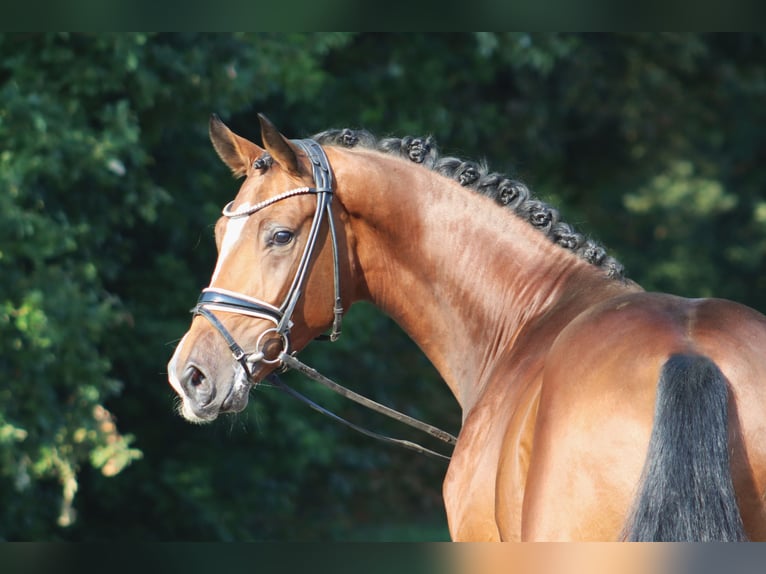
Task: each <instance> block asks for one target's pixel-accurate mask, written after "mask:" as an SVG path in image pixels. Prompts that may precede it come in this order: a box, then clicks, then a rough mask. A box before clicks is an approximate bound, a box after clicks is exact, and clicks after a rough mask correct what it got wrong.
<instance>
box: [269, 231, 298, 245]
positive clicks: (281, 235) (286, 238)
mask: <svg viewBox="0 0 766 574" xmlns="http://www.w3.org/2000/svg"><path fill="white" fill-rule="evenodd" d="M271 240H272V241H273V242H274V244H275V245H287V244H288V243H290V242H291V241H292V240H293V233H292V231H287V230H286V229H280V230H279V231H275V232H274V235H272V236H271Z"/></svg>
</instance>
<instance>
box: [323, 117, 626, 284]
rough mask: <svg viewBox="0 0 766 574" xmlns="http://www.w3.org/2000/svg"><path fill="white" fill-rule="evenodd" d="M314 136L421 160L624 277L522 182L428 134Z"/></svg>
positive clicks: (616, 265) (599, 247) (596, 245)
mask: <svg viewBox="0 0 766 574" xmlns="http://www.w3.org/2000/svg"><path fill="white" fill-rule="evenodd" d="M312 139H314V140H316V141H317V142H318V143H320V144H330V145H338V146H342V147H347V148H354V147H361V148H367V149H373V150H378V151H382V152H384V153H387V154H390V155H394V156H398V157H402V158H404V159H408V160H410V161H412V162H414V163H418V164H421V165H423V166H424V167H426V168H428V169H430V170H432V171H435V172H436V173H439V174H441V175H443V176H446V177H449V178H451V179H454V180H455V181H457V182H458V183H460V185H462V186H463V187H467V188H469V189H472V190H474V191H475V192H477V193H480V194H481V195H485V196H487V197H490V198H492V199H494V200H495V202H496V203H498V204H499V205H502V206H504V207H506V208H508V209H511V210H513V211H514V212H515V213H516V215H518V216H519V217H521V218H522V219H524V220H525V221H527V222H529V224H530V225H532V226H533V227H534V228H535V229H537V230H538V231H540V232H541V233H543V234H544V235H545V236H546V237H547V238H548V239H549V240H551V241H552V242H553V243H555V244H556V245H559V246H560V247H563V248H564V249H568V250H569V251H572V252H574V253H575V254H577V255H578V256H579V257H580V258H582V259H584V260H585V261H587V262H588V263H590V264H591V265H595V266H596V267H599V268H601V269H603V271H604V273H605V274H606V276H607V277H609V278H612V279H619V280H625V268H624V267H623V266H622V264H621V263H620V262H619V261H617V260H616V259H615V258H614V257H611V256H609V255H607V252H606V249H605V248H604V247H603V246H602V245H601V244H599V243H597V242H596V241H594V240H592V239H590V238H588V237H586V236H585V235H583V234H582V233H579V232H577V231H576V230H575V229H574V227H572V226H571V225H570V224H569V223H566V222H564V221H561V220H560V214H559V211H558V210H557V209H555V208H553V207H551V206H550V205H548V204H547V203H545V202H543V201H540V200H539V199H537V198H536V197H534V196H533V195H532V192H531V191H530V190H529V188H528V187H527V186H526V185H525V184H524V183H522V182H521V181H519V180H516V179H513V178H509V177H507V176H505V175H503V174H500V173H495V172H491V173H490V172H489V169H488V168H487V166H486V165H485V164H484V163H478V162H474V161H465V160H461V159H459V158H456V157H442V156H440V154H439V150H438V147H437V145H436V142H435V141H434V139H433V138H432V137H431V136H428V137H412V136H406V137H403V138H393V137H386V138H382V139H377V138H376V137H375V136H374V135H372V134H371V133H370V132H368V131H365V130H352V129H348V128H346V129H332V130H326V131H323V132H320V133H318V134H316V135H314V136H312Z"/></svg>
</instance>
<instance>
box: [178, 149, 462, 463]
mask: <svg viewBox="0 0 766 574" xmlns="http://www.w3.org/2000/svg"><path fill="white" fill-rule="evenodd" d="M293 143H295V144H296V145H297V146H298V147H300V148H301V149H302V150H303V151H304V152H305V153H306V155H307V156H308V158H309V160H310V161H311V167H312V172H313V178H314V186H313V187H299V188H295V189H291V190H289V191H285V192H283V193H281V194H279V195H276V196H274V197H272V198H271V199H267V200H264V201H262V202H260V203H257V204H255V205H253V206H248V207H244V208H242V209H240V210H233V209H232V206H233V203H234V202H233V201H232V202H230V203H229V204H228V205H226V207H224V208H223V215H224V216H225V217H228V218H239V217H248V216H250V215H252V214H253V213H256V212H257V211H260V210H262V209H265V208H267V207H269V206H270V205H273V204H274V203H277V202H278V201H282V200H284V199H288V198H291V197H296V196H299V195H308V194H311V195H315V196H316V198H317V204H316V211H315V212H314V219H313V220H312V222H311V227H310V229H309V234H308V238H307V240H306V246H305V248H304V250H303V254H302V255H301V259H300V262H299V264H298V269H297V270H296V273H295V277H294V278H293V281H292V283H291V284H290V289H289V290H288V292H287V295H285V298H284V300H283V301H282V304H281V305H279V307H276V306H274V305H272V304H271V303H267V302H265V301H261V300H260V299H257V298H255V297H249V296H247V295H243V294H241V293H237V292H234V291H229V290H226V289H218V288H214V287H208V288H206V289H203V290H202V294H201V295H200V297H199V300H198V301H197V305H196V306H195V307H194V308H193V309H192V310H191V312H192V313H193V314H194V315H202V316H203V317H205V319H207V320H208V321H209V322H210V323H211V325H212V326H213V327H214V328H215V329H216V330H217V331H218V333H220V335H221V336H222V337H223V339H224V340H225V341H226V344H227V345H228V346H229V350H230V351H231V353H232V356H233V357H234V360H235V361H237V362H238V363H239V364H240V365H241V366H242V368H243V369H244V371H245V374H246V375H247V378H248V379H249V380H252V373H253V368H252V367H253V366H254V365H255V364H257V363H263V364H267V365H278V366H281V367H282V368H283V369H284V370H287V369H294V370H296V371H299V372H300V373H302V374H303V375H305V376H306V377H308V378H310V379H312V380H314V381H316V382H318V383H320V384H322V385H324V386H325V387H327V388H329V389H330V390H332V391H334V392H336V393H338V394H340V395H341V396H343V397H345V398H347V399H350V400H352V401H355V402H356V403H358V404H361V405H363V406H365V407H367V408H369V409H371V410H374V411H376V412H378V413H381V414H383V415H386V416H388V417H391V418H393V419H394V420H397V421H399V422H402V423H404V424H406V425H409V426H411V427H413V428H416V429H418V430H420V431H423V432H426V433H428V434H430V435H431V436H433V437H435V438H437V439H439V440H441V441H443V442H446V443H447V444H449V445H452V446H454V445H455V444H456V443H457V438H456V437H455V436H453V435H451V434H450V433H448V432H445V431H443V430H441V429H439V428H436V427H434V426H432V425H429V424H426V423H423V422H421V421H419V420H417V419H414V418H412V417H409V416H407V415H405V414H404V413H401V412H399V411H396V410H394V409H391V408H389V407H387V406H385V405H382V404H380V403H377V402H375V401H373V400H371V399H368V398H366V397H363V396H362V395H359V394H357V393H355V392H353V391H351V390H349V389H347V388H345V387H343V386H341V385H339V384H338V383H336V382H334V381H332V380H331V379H329V378H327V377H325V376H324V375H322V374H320V373H319V372H317V371H316V370H314V369H312V368H311V367H309V366H307V365H305V364H304V363H302V362H301V361H299V360H298V359H297V358H296V357H295V356H294V353H291V352H290V328H291V327H292V321H291V319H292V315H293V312H294V311H295V307H296V305H297V303H298V301H299V300H300V298H301V295H302V293H303V288H304V285H305V283H306V280H307V270H308V268H309V264H310V262H311V258H312V257H313V254H314V251H315V248H316V244H317V237H318V235H319V230H320V228H321V226H322V222H323V221H324V219H325V217H326V219H327V223H328V226H329V230H330V237H331V239H332V249H333V263H334V273H333V276H334V283H335V302H334V307H333V316H334V319H333V324H332V330H331V332H330V334H329V336H328V335H323V336H320V337H319V338H320V339H327V340H330V341H336V340H337V339H338V337H339V336H340V333H341V321H342V318H343V306H342V302H341V293H340V263H339V262H340V259H339V253H338V241H337V234H336V230H335V223H334V221H333V217H332V196H333V189H332V188H333V177H332V171H331V170H330V163H329V161H328V159H327V155H326V154H325V152H324V150H323V149H322V146H320V145H319V144H318V143H317V142H315V141H314V140H311V139H304V140H293ZM214 311H223V312H226V313H237V314H240V315H246V316H249V317H255V318H260V319H266V320H268V321H271V322H272V323H274V327H271V328H269V329H266V330H265V331H264V332H263V333H261V335H260V336H259V338H258V340H257V341H256V345H255V347H256V351H255V352H252V353H248V352H246V351H245V350H244V349H243V348H242V347H241V346H240V345H239V344H238V343H237V341H236V340H235V339H234V337H233V336H232V334H231V333H230V332H229V330H228V329H227V328H226V327H225V326H224V324H223V323H222V322H221V321H220V319H218V317H216V315H215V314H214V313H213V312H214ZM269 333H275V334H276V335H278V337H279V338H280V339H281V342H282V350H281V352H280V353H279V355H278V356H277V357H276V358H274V359H269V358H267V357H266V355H265V353H264V351H263V348H262V346H261V343H262V341H263V340H264V337H265V336H266V335H267V334H269ZM268 378H269V380H270V381H271V382H272V384H274V386H275V387H276V388H278V389H279V390H281V391H283V392H285V393H286V394H289V395H290V396H292V397H294V398H296V399H299V400H300V401H302V402H304V403H306V404H307V405H308V406H309V407H311V408H312V409H314V410H316V411H318V412H320V413H322V414H324V415H325V416H328V417H330V418H331V419H333V420H335V421H337V422H340V423H342V424H344V425H346V426H348V427H350V428H352V429H354V430H356V431H358V432H360V433H362V434H364V435H366V436H369V437H371V438H375V439H378V440H381V441H384V442H387V443H391V444H396V445H399V446H402V447H404V448H408V449H411V450H414V451H416V452H420V453H421V454H427V455H430V456H434V457H438V458H442V459H447V460H449V458H450V457H449V456H447V455H444V454H441V453H438V452H435V451H433V450H430V449H428V448H426V447H424V446H421V445H419V444H417V443H414V442H411V441H408V440H403V439H398V438H393V437H389V436H386V435H382V434H379V433H376V432H373V431H370V430H367V429H365V428H362V427H360V426H358V425H355V424H354V423H351V422H350V421H348V420H346V419H344V418H342V417H340V416H338V415H336V414H334V413H332V412H330V411H328V410H327V409H325V408H324V407H321V406H320V405H318V404H317V403H315V402H314V401H312V400H311V399H309V398H307V397H305V396H304V395H302V394H300V393H299V392H297V391H295V390H294V389H292V388H291V387H289V386H288V385H287V384H285V383H284V382H283V381H282V380H281V379H280V378H279V377H278V376H277V375H276V374H274V373H272V374H271V375H269V377H268Z"/></svg>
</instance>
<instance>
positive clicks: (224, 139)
mask: <svg viewBox="0 0 766 574" xmlns="http://www.w3.org/2000/svg"><path fill="white" fill-rule="evenodd" d="M209 133H210V141H211V142H213V147H214V148H215V151H216V153H218V157H220V158H221V159H222V160H223V163H225V164H226V165H228V166H229V167H230V168H231V171H232V172H233V173H234V175H235V176H236V177H242V176H243V175H245V174H246V173H247V168H248V167H249V166H250V165H251V164H252V163H253V162H254V161H255V160H256V159H258V158H259V157H261V155H263V149H262V148H260V147H258V146H257V145H255V144H254V143H253V142H251V141H250V140H248V139H245V138H243V137H240V136H238V135H237V134H235V133H234V132H233V131H231V130H230V129H229V128H228V126H227V125H226V124H225V123H223V122H222V121H221V118H219V117H218V116H217V115H215V114H213V115H211V116H210V126H209Z"/></svg>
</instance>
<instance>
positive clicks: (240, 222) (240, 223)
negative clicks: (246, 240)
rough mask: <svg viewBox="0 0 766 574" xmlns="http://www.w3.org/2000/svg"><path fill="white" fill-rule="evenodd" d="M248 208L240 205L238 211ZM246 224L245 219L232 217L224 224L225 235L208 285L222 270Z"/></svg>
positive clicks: (246, 205) (247, 205)
mask: <svg viewBox="0 0 766 574" xmlns="http://www.w3.org/2000/svg"><path fill="white" fill-rule="evenodd" d="M248 207H250V205H249V204H245V205H242V206H241V207H240V208H238V210H244V209H247V208H248ZM245 223H247V217H233V218H230V219H229V221H227V222H226V233H224V234H223V241H222V242H221V250H220V252H219V253H218V261H217V262H216V264H215V271H213V277H212V278H211V279H210V285H212V284H213V283H214V282H215V280H216V278H217V277H218V274H219V273H220V272H221V269H222V268H223V264H224V261H226V257H227V256H228V255H229V253H231V251H232V250H233V249H234V246H235V245H236V244H237V241H239V236H240V235H242V230H243V229H244V228H245Z"/></svg>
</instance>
